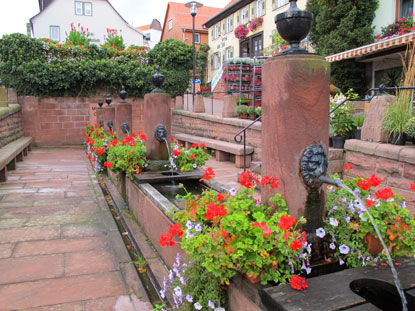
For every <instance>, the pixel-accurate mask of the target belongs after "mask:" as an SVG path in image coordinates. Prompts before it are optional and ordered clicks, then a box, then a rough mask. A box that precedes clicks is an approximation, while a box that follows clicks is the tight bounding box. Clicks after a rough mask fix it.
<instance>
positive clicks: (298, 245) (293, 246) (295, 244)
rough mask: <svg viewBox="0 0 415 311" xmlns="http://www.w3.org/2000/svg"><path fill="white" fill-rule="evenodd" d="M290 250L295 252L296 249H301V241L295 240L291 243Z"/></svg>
mask: <svg viewBox="0 0 415 311" xmlns="http://www.w3.org/2000/svg"><path fill="white" fill-rule="evenodd" d="M290 248H291V249H292V250H293V251H296V250H297V249H299V248H301V241H297V240H295V241H293V242H292V243H291V244H290Z"/></svg>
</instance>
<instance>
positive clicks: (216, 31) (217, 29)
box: [213, 23, 220, 40]
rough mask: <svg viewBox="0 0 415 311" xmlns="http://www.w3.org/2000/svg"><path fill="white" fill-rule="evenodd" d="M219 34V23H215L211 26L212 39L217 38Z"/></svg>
mask: <svg viewBox="0 0 415 311" xmlns="http://www.w3.org/2000/svg"><path fill="white" fill-rule="evenodd" d="M219 36H220V24H219V23H218V24H216V25H215V26H213V40H215V39H217V38H219Z"/></svg>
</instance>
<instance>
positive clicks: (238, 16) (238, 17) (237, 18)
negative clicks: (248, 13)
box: [236, 10, 241, 25]
mask: <svg viewBox="0 0 415 311" xmlns="http://www.w3.org/2000/svg"><path fill="white" fill-rule="evenodd" d="M236 24H237V25H240V24H241V11H240V10H239V11H238V13H237V14H236Z"/></svg>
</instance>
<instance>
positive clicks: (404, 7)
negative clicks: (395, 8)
mask: <svg viewBox="0 0 415 311" xmlns="http://www.w3.org/2000/svg"><path fill="white" fill-rule="evenodd" d="M399 8H400V12H399V13H400V16H399V18H405V17H409V16H411V12H412V11H413V0H400V3H399Z"/></svg>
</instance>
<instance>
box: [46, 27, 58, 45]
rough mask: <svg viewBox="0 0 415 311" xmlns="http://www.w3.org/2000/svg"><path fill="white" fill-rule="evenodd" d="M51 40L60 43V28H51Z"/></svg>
mask: <svg viewBox="0 0 415 311" xmlns="http://www.w3.org/2000/svg"><path fill="white" fill-rule="evenodd" d="M49 38H50V39H51V40H54V41H58V42H59V41H60V29H59V26H49Z"/></svg>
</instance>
